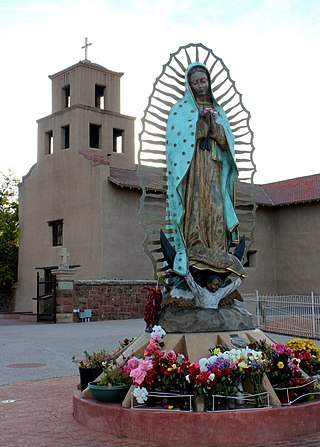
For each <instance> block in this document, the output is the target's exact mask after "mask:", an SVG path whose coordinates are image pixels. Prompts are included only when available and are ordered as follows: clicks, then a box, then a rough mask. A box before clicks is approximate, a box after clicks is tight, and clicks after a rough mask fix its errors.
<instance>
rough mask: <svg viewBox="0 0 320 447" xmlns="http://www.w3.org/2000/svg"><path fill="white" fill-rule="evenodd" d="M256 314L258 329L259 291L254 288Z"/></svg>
mask: <svg viewBox="0 0 320 447" xmlns="http://www.w3.org/2000/svg"><path fill="white" fill-rule="evenodd" d="M256 315H257V326H258V328H259V329H260V309H259V292H258V290H256Z"/></svg>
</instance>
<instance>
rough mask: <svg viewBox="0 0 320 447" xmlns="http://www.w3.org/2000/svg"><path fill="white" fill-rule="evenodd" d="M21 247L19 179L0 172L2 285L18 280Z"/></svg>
mask: <svg viewBox="0 0 320 447" xmlns="http://www.w3.org/2000/svg"><path fill="white" fill-rule="evenodd" d="M18 248H19V214H18V180H17V179H16V178H15V177H14V175H13V174H12V172H9V173H8V174H4V173H0V287H2V288H11V286H12V285H13V284H14V283H16V282H17V274H18Z"/></svg>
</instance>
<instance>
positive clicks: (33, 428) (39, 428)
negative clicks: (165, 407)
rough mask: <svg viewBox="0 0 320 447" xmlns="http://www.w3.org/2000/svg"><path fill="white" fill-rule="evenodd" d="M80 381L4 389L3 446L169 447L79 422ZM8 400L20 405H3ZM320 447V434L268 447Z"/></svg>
mask: <svg viewBox="0 0 320 447" xmlns="http://www.w3.org/2000/svg"><path fill="white" fill-rule="evenodd" d="M78 381H79V379H78V376H71V377H63V378H54V379H46V380H34V381H30V382H20V383H16V384H10V385H2V386H0V446H1V447H2V446H3V447H22V446H23V447H52V446H54V447H67V446H68V447H73V446H74V447H89V446H90V447H151V445H152V447H165V444H164V443H161V444H155V443H152V444H151V443H150V442H144V441H137V440H132V439H127V438H115V437H114V436H109V435H107V434H105V433H98V432H95V431H91V430H88V429H87V428H85V427H83V426H82V425H80V424H79V423H78V422H76V421H75V419H74V418H73V416H72V395H73V390H74V389H75V387H76V385H77V383H78ZM7 399H12V400H16V402H14V403H2V402H1V401H3V400H7ZM319 446H320V433H318V434H316V435H313V436H309V437H305V438H299V439H296V440H294V441H291V442H278V443H273V444H269V446H268V447H319ZM177 447H180V446H178V445H177ZM194 447H196V446H194ZM208 447H214V446H208ZM226 447H227V446H226ZM248 447H250V446H248ZM261 447H266V446H265V445H264V446H261Z"/></svg>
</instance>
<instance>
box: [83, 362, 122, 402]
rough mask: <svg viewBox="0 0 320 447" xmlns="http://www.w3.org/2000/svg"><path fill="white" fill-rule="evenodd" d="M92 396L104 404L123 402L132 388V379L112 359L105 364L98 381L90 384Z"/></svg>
mask: <svg viewBox="0 0 320 447" xmlns="http://www.w3.org/2000/svg"><path fill="white" fill-rule="evenodd" d="M88 386H89V389H90V391H91V394H92V396H93V397H94V398H95V399H97V400H99V401H102V402H121V401H122V400H123V399H124V397H125V395H126V394H127V392H128V390H129V388H130V378H129V376H128V375H127V374H126V373H125V372H124V370H123V367H120V366H118V365H117V364H116V362H115V361H114V360H112V359H109V360H107V361H105V362H103V372H102V375H101V377H100V378H99V380H98V381H94V382H89V384H88Z"/></svg>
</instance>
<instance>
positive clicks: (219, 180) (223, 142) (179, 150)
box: [166, 62, 245, 307]
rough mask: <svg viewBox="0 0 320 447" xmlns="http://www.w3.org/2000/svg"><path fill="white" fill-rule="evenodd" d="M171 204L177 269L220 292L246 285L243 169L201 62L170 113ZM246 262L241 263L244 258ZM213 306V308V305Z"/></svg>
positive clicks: (170, 224)
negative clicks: (240, 211)
mask: <svg viewBox="0 0 320 447" xmlns="http://www.w3.org/2000/svg"><path fill="white" fill-rule="evenodd" d="M166 154H167V178H168V180H167V197H168V199H167V204H168V215H169V222H168V228H171V229H172V232H173V240H174V243H173V245H174V249H175V252H176V254H175V257H174V260H173V263H172V270H173V272H175V273H176V274H177V275H178V276H183V277H185V278H186V277H187V275H188V274H191V277H192V279H193V280H194V281H195V282H196V283H197V284H198V285H200V286H201V287H204V288H205V289H206V290H209V291H210V292H212V293H215V292H216V291H217V290H218V289H223V288H224V287H226V286H227V284H229V283H231V281H230V279H227V277H228V275H229V274H230V273H233V274H235V275H236V276H237V277H238V280H237V281H234V286H233V287H231V288H230V285H229V286H228V287H226V289H225V293H224V294H223V295H221V294H220V298H219V300H220V299H221V297H222V296H226V294H227V293H230V292H231V291H233V290H234V289H235V288H237V286H238V285H239V284H241V282H242V279H243V277H244V276H245V270H244V268H243V266H242V264H241V261H240V260H241V255H240V256H239V254H236V252H234V253H233V254H232V253H230V252H229V250H230V248H231V247H232V246H235V245H237V244H238V243H239V235H238V224H239V222H238V219H237V216H236V213H235V210H234V182H235V180H236V178H237V176H238V170H237V166H236V161H235V153H234V137H233V134H232V132H231V129H230V126H229V122H228V119H227V116H226V114H225V112H224V110H223V109H222V107H221V106H220V105H219V104H218V103H217V102H216V100H215V98H214V96H213V93H212V91H211V82H210V74H209V72H208V70H207V68H206V66H205V65H203V64H201V63H199V62H195V63H193V64H191V65H189V67H188V68H187V70H186V73H185V94H184V96H183V97H182V98H181V99H180V100H179V101H178V102H176V104H174V105H173V107H172V108H171V111H170V113H169V117H168V121H167V127H166ZM239 258H240V259H239ZM210 307H211V306H210Z"/></svg>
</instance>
